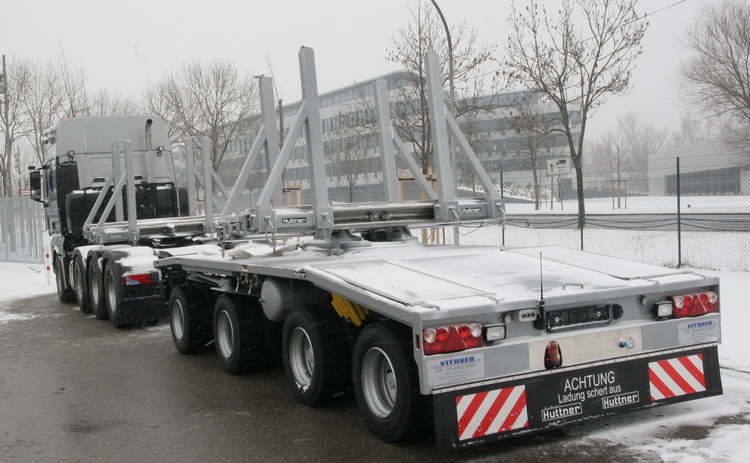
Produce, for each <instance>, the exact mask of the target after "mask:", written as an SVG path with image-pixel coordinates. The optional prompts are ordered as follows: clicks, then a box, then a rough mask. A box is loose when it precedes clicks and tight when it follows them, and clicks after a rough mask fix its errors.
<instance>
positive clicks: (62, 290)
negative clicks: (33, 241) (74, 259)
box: [55, 256, 76, 304]
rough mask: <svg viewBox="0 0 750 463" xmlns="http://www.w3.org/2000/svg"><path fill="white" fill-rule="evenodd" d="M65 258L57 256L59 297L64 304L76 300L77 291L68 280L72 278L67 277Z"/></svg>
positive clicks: (56, 275) (56, 274) (56, 269)
mask: <svg viewBox="0 0 750 463" xmlns="http://www.w3.org/2000/svg"><path fill="white" fill-rule="evenodd" d="M66 267H67V266H66V265H65V258H64V257H60V256H57V257H56V258H55V283H56V284H57V297H58V298H60V302H62V303H64V304H70V303H71V302H75V301H76V293H75V291H74V290H73V288H71V287H70V285H69V284H68V282H69V281H70V278H67V277H66V272H65V268H66Z"/></svg>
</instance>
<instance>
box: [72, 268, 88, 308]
mask: <svg viewBox="0 0 750 463" xmlns="http://www.w3.org/2000/svg"><path fill="white" fill-rule="evenodd" d="M86 276H87V275H86V267H85V266H84V265H83V256H81V255H80V254H76V255H75V257H74V258H73V283H74V284H73V286H74V287H75V292H76V300H77V301H78V308H79V309H81V312H83V313H91V312H92V309H91V299H90V298H89V290H88V283H89V282H88V278H86Z"/></svg>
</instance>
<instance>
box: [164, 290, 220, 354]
mask: <svg viewBox="0 0 750 463" xmlns="http://www.w3.org/2000/svg"><path fill="white" fill-rule="evenodd" d="M206 296H207V295H206V293H205V291H203V290H201V289H200V288H198V287H196V286H192V285H179V286H176V287H175V288H174V289H173V290H172V295H171V297H170V299H169V324H170V327H171V329H172V341H174V346H175V347H176V348H177V352H179V353H181V354H191V353H193V352H197V351H199V350H200V349H201V348H202V347H203V346H205V345H206V343H207V342H208V341H209V340H210V339H211V320H210V319H209V315H208V309H209V307H210V301H209V299H208V297H206Z"/></svg>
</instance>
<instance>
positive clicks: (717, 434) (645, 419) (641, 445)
mask: <svg viewBox="0 0 750 463" xmlns="http://www.w3.org/2000/svg"><path fill="white" fill-rule="evenodd" d="M696 272H699V273H705V274H708V275H712V276H718V277H719V278H720V279H721V296H720V297H721V301H720V302H721V309H722V337H723V342H722V345H721V346H720V347H719V359H720V363H721V366H722V370H721V371H722V381H723V384H724V395H722V396H718V397H711V398H708V399H703V400H696V401H692V402H687V403H681V404H676V405H669V406H664V407H658V408H655V409H653V410H646V411H640V412H635V413H631V414H627V415H622V417H618V418H621V419H613V420H609V421H608V423H609V424H608V426H606V427H603V429H602V430H601V431H593V432H592V431H591V430H590V429H589V430H588V431H587V433H586V434H585V435H582V436H581V438H582V439H584V440H585V441H587V442H590V443H592V444H597V443H600V444H601V443H611V444H612V445H616V444H620V445H625V446H626V447H627V448H628V450H629V451H630V452H635V453H636V454H639V453H642V454H643V456H644V458H647V457H648V458H653V456H654V455H658V456H659V457H660V458H661V459H662V460H663V461H665V462H690V463H692V462H715V461H729V462H737V463H739V462H748V461H750V444H748V437H750V424H749V423H748V417H749V416H750V354H748V350H747V346H748V342H747V340H746V338H747V334H746V331H747V328H748V327H750V309H748V307H747V306H746V305H745V299H746V297H745V289H747V288H750V273H746V272H728V271H722V272H712V271H705V270H696ZM55 291H56V289H55V280H54V274H50V280H49V283H48V282H47V274H46V271H45V269H44V267H43V266H42V265H40V264H12V263H4V262H0V323H8V322H10V321H11V320H18V319H24V318H29V317H25V316H24V315H23V314H10V313H8V312H7V307H8V303H9V302H10V301H12V300H15V299H19V298H26V297H33V296H37V295H43V294H51V293H55ZM693 428H696V429H708V432H707V434H705V433H703V432H702V431H700V432H699V435H698V436H690V430H691V429H693ZM680 431H682V432H680ZM685 435H687V436H689V437H694V438H686V437H685ZM623 436H627V438H624V437H623Z"/></svg>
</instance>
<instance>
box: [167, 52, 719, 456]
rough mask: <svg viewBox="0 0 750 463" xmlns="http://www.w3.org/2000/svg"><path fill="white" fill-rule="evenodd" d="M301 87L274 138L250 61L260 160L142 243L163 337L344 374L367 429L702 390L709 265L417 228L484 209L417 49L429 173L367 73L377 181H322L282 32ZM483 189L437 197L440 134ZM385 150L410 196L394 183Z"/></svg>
mask: <svg viewBox="0 0 750 463" xmlns="http://www.w3.org/2000/svg"><path fill="white" fill-rule="evenodd" d="M299 56H300V68H301V80H302V94H303V103H302V105H301V107H300V110H299V113H298V115H297V118H296V120H295V123H294V125H293V127H292V128H291V130H290V131H289V134H288V135H287V137H286V139H285V140H284V143H283V145H282V148H281V149H280V150H279V149H278V148H277V147H278V146H279V145H278V132H277V128H276V125H275V123H274V118H273V109H274V108H273V100H272V98H271V91H270V89H271V84H270V79H268V78H265V77H262V78H261V85H260V89H261V100H262V108H261V111H262V113H263V120H264V121H265V122H264V125H263V126H262V127H261V129H260V133H259V135H258V137H257V139H256V140H255V144H254V145H253V147H252V149H251V150H250V152H249V153H248V157H247V160H246V163H245V166H244V167H243V169H242V172H241V173H240V178H239V179H238V182H237V185H243V184H245V183H246V182H247V179H248V178H249V172H250V170H251V169H252V165H253V164H254V163H255V161H256V160H257V158H258V157H259V156H260V154H261V152H264V153H265V154H266V156H267V159H268V160H269V162H270V164H268V165H270V166H272V167H271V169H270V171H269V173H268V179H267V182H266V184H265V186H264V188H263V190H262V192H261V195H260V197H259V199H258V203H257V205H256V206H255V207H252V208H250V209H248V210H246V211H243V213H241V214H239V215H237V214H233V213H231V212H230V210H231V209H232V201H233V198H234V200H236V197H237V194H238V192H237V189H238V188H235V190H233V191H232V195H231V196H230V201H229V202H228V203H227V206H226V207H225V209H224V210H223V211H222V212H221V213H220V214H219V215H218V219H217V220H216V222H215V223H214V224H213V225H212V227H213V229H214V230H215V232H216V238H217V239H216V241H215V242H212V243H206V244H205V245H203V246H191V247H178V248H173V249H163V250H159V253H158V254H159V255H158V258H157V259H156V260H155V261H154V266H155V268H156V269H157V270H158V272H160V273H161V276H162V281H163V282H164V287H165V290H166V291H167V293H168V294H169V312H170V315H169V320H170V326H171V332H172V337H173V340H174V344H175V347H176V348H177V350H178V351H179V352H181V353H184V354H188V353H192V352H196V351H199V350H201V349H203V348H204V347H205V346H206V345H210V344H211V342H212V341H213V342H214V344H215V350H216V353H217V357H218V358H219V361H220V363H221V365H222V367H223V368H224V369H225V370H226V371H227V372H229V373H233V374H234V373H239V372H242V371H246V370H253V369H258V368H265V367H268V366H270V365H274V364H275V362H278V360H279V358H280V359H281V361H282V362H283V366H284V369H285V373H286V377H287V380H288V381H287V382H288V385H289V388H290V390H291V391H292V394H293V395H294V397H295V398H296V399H297V400H298V401H299V402H300V403H302V404H304V405H307V406H316V405H319V404H321V403H325V402H328V401H331V400H336V399H337V398H339V397H341V396H346V395H347V394H349V393H351V392H353V394H354V396H355V398H356V401H357V404H358V407H359V409H360V411H361V413H362V416H363V418H364V422H365V423H366V425H367V426H368V427H369V429H370V430H371V432H372V433H373V434H374V435H376V436H377V437H379V438H381V439H383V440H385V441H389V442H392V441H399V440H402V439H406V438H409V437H413V436H416V435H423V434H424V433H425V432H434V433H435V436H436V442H437V444H438V446H439V447H440V448H446V449H447V448H453V449H455V448H464V447H469V446H473V445H479V444H484V443H487V442H494V441H499V440H502V439H506V438H509V437H513V436H518V435H523V434H528V433H532V432H538V431H541V430H546V429H550V428H554V427H559V426H564V425H567V424H570V423H575V422H580V421H584V420H588V419H591V418H595V417H601V416H607V415H615V414H620V413H623V412H628V411H633V410H638V409H644V408H650V407H654V406H659V405H665V404H672V403H676V402H682V401H688V400H695V399H700V398H704V397H708V396H714V395H718V394H721V393H722V385H721V378H720V374H719V363H718V356H717V345H718V344H719V342H720V339H721V332H720V313H719V306H720V304H719V294H720V293H719V281H718V279H716V278H708V277H704V276H701V275H699V274H696V273H694V272H692V271H688V270H682V269H669V268H662V267H658V266H653V265H647V264H642V263H634V262H628V261H624V260H620V259H615V258H611V257H606V256H602V255H596V254H591V253H585V252H582V251H577V250H571V249H567V248H563V247H557V246H551V247H532V248H508V247H500V246H460V245H427V244H423V243H420V242H419V240H417V239H416V238H415V237H414V236H412V234H411V229H412V228H414V227H424V226H451V227H452V226H455V225H457V224H460V223H465V222H484V223H487V222H495V223H497V222H500V221H502V220H503V214H504V213H503V204H502V201H501V199H500V198H499V197H498V195H497V193H496V190H495V188H494V185H492V182H491V181H490V179H489V177H488V176H487V174H486V172H484V170H483V169H482V166H481V164H480V163H479V161H478V159H477V158H476V155H474V153H473V151H472V150H471V147H470V146H469V144H468V143H467V142H466V139H465V138H464V137H463V135H462V134H461V132H460V130H459V127H458V124H457V123H456V121H455V120H454V119H453V118H452V117H451V115H450V114H447V113H446V111H445V103H444V101H443V97H442V88H441V82H440V72H439V66H438V60H437V56H436V55H435V54H434V53H430V54H428V55H427V56H426V58H425V65H426V66H425V67H426V70H427V84H428V103H429V105H430V106H429V110H430V111H429V114H430V118H431V124H432V136H433V145H434V156H435V167H436V171H437V176H438V181H439V183H438V188H437V191H433V189H432V188H431V187H430V185H429V183H428V182H427V181H426V180H425V179H424V177H423V176H421V175H419V172H420V169H419V168H418V167H417V166H416V165H415V163H414V160H413V159H411V157H410V155H409V153H408V150H407V149H406V148H405V147H404V146H403V143H402V142H401V140H400V139H399V137H398V135H397V134H396V133H395V131H393V130H392V129H391V127H390V116H389V113H388V100H387V94H386V88H385V82H383V81H378V82H377V83H376V84H375V87H374V89H373V94H374V95H375V98H374V100H375V101H374V103H375V112H376V114H377V121H378V136H379V148H380V157H381V162H382V165H383V168H384V171H383V184H384V189H385V197H386V200H385V201H383V202H376V203H357V204H333V203H331V202H330V201H329V200H328V196H327V190H326V184H325V169H324V158H323V145H322V135H321V124H320V114H319V108H318V94H317V85H316V76H315V67H314V55H313V51H312V50H311V49H309V48H305V47H303V48H302V49H301V50H300V55H299ZM303 131H304V134H305V137H306V145H307V153H308V158H307V161H308V165H309V171H310V179H309V185H310V190H311V197H312V201H311V203H312V204H310V205H307V206H294V207H291V206H287V207H284V206H280V205H279V204H280V203H279V201H278V195H279V190H280V186H281V178H282V171H283V168H284V166H285V165H286V162H287V160H288V158H289V155H290V153H291V151H292V148H293V146H294V143H295V141H296V139H297V137H299V136H300V134H302V133H303ZM449 133H450V135H451V136H452V137H453V140H454V141H455V144H457V146H458V147H459V150H460V152H461V153H460V154H461V155H464V156H466V157H467V159H468V161H469V164H470V165H472V166H473V167H474V170H475V173H476V175H477V178H478V179H479V180H480V181H481V182H482V183H483V185H484V187H485V188H484V191H485V193H484V196H482V197H477V198H469V199H461V198H457V197H456V196H455V192H454V184H453V181H452V177H451V160H450V149H449V146H448V134H449ZM396 155H400V156H401V158H402V162H404V163H405V164H406V165H407V166H408V168H409V169H410V170H411V172H412V174H414V176H415V179H416V180H417V182H418V184H419V185H420V186H421V187H422V189H423V191H424V193H425V196H426V198H427V199H425V200H422V201H411V202H408V201H407V202H402V201H399V200H398V197H397V178H396V174H395V172H396V168H395V167H396V161H395V159H396Z"/></svg>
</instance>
